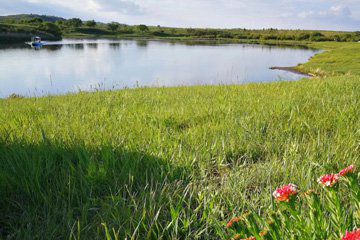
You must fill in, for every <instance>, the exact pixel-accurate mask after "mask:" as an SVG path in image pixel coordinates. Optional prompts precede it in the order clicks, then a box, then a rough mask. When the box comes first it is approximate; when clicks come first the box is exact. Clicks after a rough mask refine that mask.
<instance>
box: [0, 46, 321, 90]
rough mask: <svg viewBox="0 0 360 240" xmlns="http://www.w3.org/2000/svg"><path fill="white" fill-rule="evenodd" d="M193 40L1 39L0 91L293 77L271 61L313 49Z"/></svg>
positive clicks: (288, 60)
mask: <svg viewBox="0 0 360 240" xmlns="http://www.w3.org/2000/svg"><path fill="white" fill-rule="evenodd" d="M196 43H198V44H195V43H194V42H191V43H190V42H181V43H179V42H175V41H171V42H165V41H145V40H141V41H131V40H121V41H118V40H97V41H92V40H64V41H62V42H53V43H50V42H49V43H46V44H45V45H44V47H43V48H42V49H40V50H38V51H34V50H33V49H31V48H30V46H27V45H25V44H23V45H13V46H8V45H7V46H4V45H0V97H6V96H9V95H10V94H12V93H16V94H21V95H26V96H34V95H37V96H42V95H47V94H63V93H67V92H77V91H80V90H85V91H89V90H104V89H119V88H132V87H139V86H140V87H144V86H150V87H152V86H156V87H158V86H189V85H209V84H214V85H219V84H242V83H247V82H270V81H278V80H285V79H286V80H297V79H299V78H302V76H299V75H296V74H293V73H289V72H284V71H280V70H270V69H269V67H272V66H295V65H296V64H298V63H300V62H305V61H307V60H308V58H310V57H311V56H313V55H314V54H315V51H313V50H311V49H296V48H288V47H287V48H286V47H281V48H280V47H277V46H263V45H249V44H220V43H217V42H208V41H197V42H196ZM145 49H146V51H144V50H145ZM74 63H76V64H74Z"/></svg>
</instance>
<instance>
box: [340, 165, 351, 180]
mask: <svg viewBox="0 0 360 240" xmlns="http://www.w3.org/2000/svg"><path fill="white" fill-rule="evenodd" d="M354 171H355V166H354V165H350V166H348V167H347V168H344V169H343V170H341V171H340V172H339V175H340V176H342V177H345V176H346V175H348V174H349V173H353V172H354Z"/></svg>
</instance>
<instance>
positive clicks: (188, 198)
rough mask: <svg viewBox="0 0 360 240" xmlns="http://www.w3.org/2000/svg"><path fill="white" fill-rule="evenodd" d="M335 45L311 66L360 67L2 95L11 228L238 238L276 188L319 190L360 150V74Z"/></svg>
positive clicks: (79, 234) (3, 217) (1, 218)
mask: <svg viewBox="0 0 360 240" xmlns="http://www.w3.org/2000/svg"><path fill="white" fill-rule="evenodd" d="M324 46H325V45H323V47H324ZM359 46H360V44H359ZM330 47H334V50H332V51H329V52H326V53H323V54H322V55H318V56H317V57H314V58H313V59H312V60H311V61H310V62H309V63H308V64H305V65H304V66H307V67H308V69H310V68H314V69H315V68H320V69H321V70H322V71H326V72H329V73H330V72H331V73H332V72H334V73H342V71H345V70H343V69H346V70H349V72H351V73H352V74H347V75H342V74H338V75H336V76H331V77H326V78H314V79H308V80H301V81H298V82H278V83H270V84H247V85H242V86H205V87H204V86H202V87H179V88H143V89H133V90H122V91H114V92H96V93H79V94H73V95H72V94H69V95H66V96H53V97H44V98H39V99H34V98H30V99H6V100H0V196H1V198H0V212H1V214H0V236H1V235H2V236H3V237H7V238H10V239H34V238H37V239H41V238H46V239H64V238H70V239H105V238H106V235H105V234H106V233H107V238H108V239H111V238H112V239H116V237H118V239H124V238H125V237H126V238H127V239H227V238H228V237H227V235H226V232H225V225H226V222H227V221H228V220H229V219H230V218H231V217H232V216H235V215H240V214H241V213H243V212H245V211H249V210H250V211H252V210H256V211H258V212H264V211H266V210H267V208H268V206H269V205H270V203H271V201H272V199H271V193H272V191H273V190H274V189H275V188H276V187H277V186H280V185H283V184H285V183H288V182H294V183H296V184H298V185H299V186H300V187H301V188H303V189H309V188H318V186H317V184H316V181H315V180H316V178H317V177H318V176H319V175H320V174H322V173H324V172H326V171H332V170H334V169H335V170H338V169H340V168H342V167H344V166H346V165H348V164H350V163H354V164H358V163H359V156H360V155H359V147H360V145H359V144H360V143H359V139H360V131H359V129H360V108H359V107H358V106H359V104H360V77H359V75H356V73H357V68H356V69H353V68H349V67H348V66H344V65H343V63H344V62H347V61H345V60H341V59H338V60H337V58H334V59H335V60H334V61H335V63H334V65H333V68H329V67H328V65H322V62H320V63H317V59H318V58H325V59H328V58H327V57H322V56H323V55H324V54H330V56H332V55H331V53H333V54H336V55H338V56H339V57H340V58H343V59H346V58H347V57H348V56H347V55H346V54H344V55H342V56H340V52H343V51H340V50H339V49H337V45H334V46H333V45H332V44H331V45H329V49H330ZM341 47H342V48H349V49H350V48H351V47H353V48H354V49H357V45H355V44H354V45H351V44H349V45H341ZM354 49H353V50H352V51H354ZM352 51H350V50H349V52H352ZM354 54H355V51H354ZM356 55H357V54H355V56H356ZM357 57H358V56H357ZM351 66H353V67H356V66H357V64H356V63H353V64H352V65H351ZM346 72H347V71H346ZM106 229H107V231H106ZM0 238H1V237H0Z"/></svg>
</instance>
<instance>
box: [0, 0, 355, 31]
mask: <svg viewBox="0 0 360 240" xmlns="http://www.w3.org/2000/svg"><path fill="white" fill-rule="evenodd" d="M17 13H36V14H47V15H56V16H61V17H65V18H71V17H80V18H82V19H85V20H86V19H95V20H97V21H104V22H110V21H118V22H122V23H127V24H140V23H145V24H149V25H162V26H178V27H220V28H270V27H275V28H286V29H327V30H344V31H346V30H356V31H358V30H360V0H341V1H340V0H277V1H276V0H274V1H269V0H182V1H178V0H71V1H70V0H0V14H1V15H6V14H17Z"/></svg>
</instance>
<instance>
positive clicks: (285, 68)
mask: <svg viewBox="0 0 360 240" xmlns="http://www.w3.org/2000/svg"><path fill="white" fill-rule="evenodd" d="M269 69H271V70H281V71H286V72H291V73H295V74H299V75H303V76H306V77H309V78H311V77H313V75H311V74H309V73H304V72H300V71H299V70H297V69H296V67H277V66H275V67H270V68H269Z"/></svg>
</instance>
